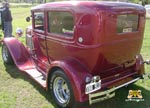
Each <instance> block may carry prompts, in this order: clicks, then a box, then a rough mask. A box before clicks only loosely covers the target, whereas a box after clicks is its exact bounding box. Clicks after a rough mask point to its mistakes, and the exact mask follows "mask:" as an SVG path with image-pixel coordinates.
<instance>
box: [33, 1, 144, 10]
mask: <svg viewBox="0 0 150 108" xmlns="http://www.w3.org/2000/svg"><path fill="white" fill-rule="evenodd" d="M126 6H131V7H132V8H134V7H136V8H139V7H140V5H137V4H133V3H125V2H110V1H61V2H51V3H45V4H41V5H38V6H36V7H34V8H32V10H39V9H52V8H55V9H58V8H66V9H67V8H69V9H73V10H77V9H78V8H79V7H80V8H83V9H84V7H86V8H92V9H93V7H94V8H95V9H98V8H99V9H110V8H112V7H126ZM140 8H142V6H141V7H140Z"/></svg>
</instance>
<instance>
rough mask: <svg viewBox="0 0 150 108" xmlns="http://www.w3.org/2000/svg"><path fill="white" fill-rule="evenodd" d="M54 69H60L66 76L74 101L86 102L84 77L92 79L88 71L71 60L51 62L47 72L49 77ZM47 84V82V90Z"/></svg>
mask: <svg viewBox="0 0 150 108" xmlns="http://www.w3.org/2000/svg"><path fill="white" fill-rule="evenodd" d="M55 69H62V70H63V71H64V72H65V74H66V75H67V77H68V79H69V81H70V83H71V85H72V88H73V92H74V97H75V100H76V101H77V102H84V101H87V99H88V98H87V95H85V84H86V83H85V79H86V77H89V78H92V75H91V74H90V73H89V71H88V70H87V69H86V68H85V67H84V66H82V65H81V64H80V63H79V62H77V61H75V60H73V59H72V60H71V59H70V60H62V61H54V62H52V64H51V67H50V69H49V71H48V72H49V75H50V74H51V73H52V72H53V71H54V70H55ZM49 75H48V76H49ZM48 78H49V77H48ZM48 84H49V82H48V80H47V89H48Z"/></svg>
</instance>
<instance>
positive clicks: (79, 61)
mask: <svg viewBox="0 0 150 108" xmlns="http://www.w3.org/2000/svg"><path fill="white" fill-rule="evenodd" d="M39 11H40V12H44V13H45V14H44V15H45V19H44V21H45V23H44V26H45V29H44V31H43V32H41V31H37V30H35V29H34V26H33V25H34V23H33V25H32V26H33V27H32V28H28V31H32V34H31V36H32V41H33V44H34V49H32V50H31V49H29V50H27V48H25V47H24V46H23V45H22V44H21V43H19V42H18V41H17V40H16V39H14V38H11V39H6V40H4V42H5V43H6V44H7V46H8V48H9V50H10V52H11V55H12V56H13V59H14V61H15V63H16V65H17V66H18V67H19V68H20V69H21V70H23V69H24V68H26V67H28V66H29V67H30V66H31V67H32V66H34V65H33V64H32V63H31V61H32V60H33V61H34V62H35V63H36V67H37V68H38V70H39V71H41V72H42V73H43V74H44V75H45V76H46V77H47V79H48V76H49V75H50V74H51V72H52V71H53V70H55V69H56V68H61V69H62V70H64V72H65V74H66V75H67V76H68V78H69V80H70V82H71V84H72V87H73V90H74V94H75V99H76V101H77V102H85V101H87V100H88V95H86V94H85V84H86V83H85V79H86V77H87V76H88V77H90V78H92V76H94V75H99V76H100V77H101V80H102V89H101V90H104V89H106V88H111V87H113V86H114V85H115V86H117V85H119V84H122V83H126V82H127V81H130V80H132V79H133V78H134V77H135V76H137V75H142V74H143V73H144V70H143V68H144V66H143V64H140V63H139V61H140V62H141V61H142V58H141V57H137V58H136V55H139V54H140V50H141V47H142V41H143V32H144V26H145V10H144V8H143V7H141V6H139V5H135V4H130V3H121V2H95V1H86V2H79V1H70V2H54V3H47V4H42V5H39V6H36V7H35V8H33V9H32V10H31V12H32V15H33V14H34V12H39ZM51 11H59V12H62V11H67V12H70V13H71V14H72V15H73V16H74V34H73V37H64V36H61V35H59V34H54V33H48V25H47V24H48V19H47V12H51ZM120 14H121V15H124V14H137V15H138V16H139V24H138V30H137V31H136V32H129V33H121V34H118V33H117V32H116V31H117V30H116V26H117V24H116V23H117V15H120ZM33 22H34V19H33ZM33 50H34V54H33V53H32V54H31V53H30V52H33ZM31 59H32V60H31ZM23 62H24V63H25V64H24V65H23V66H22V65H21V64H23ZM26 63H27V64H26ZM47 83H48V82H47ZM47 86H48V85H47ZM101 90H99V91H101ZM99 91H97V92H99Z"/></svg>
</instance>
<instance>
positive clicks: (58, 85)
mask: <svg viewBox="0 0 150 108" xmlns="http://www.w3.org/2000/svg"><path fill="white" fill-rule="evenodd" d="M53 92H54V95H55V97H56V99H57V100H58V101H59V102H60V103H61V104H65V103H67V102H68V101H69V100H70V90H69V88H68V85H67V83H66V81H65V80H64V79H63V78H62V77H57V78H55V80H54V83H53Z"/></svg>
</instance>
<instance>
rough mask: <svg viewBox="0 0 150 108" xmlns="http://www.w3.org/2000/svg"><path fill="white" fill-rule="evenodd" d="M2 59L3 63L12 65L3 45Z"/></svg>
mask: <svg viewBox="0 0 150 108" xmlns="http://www.w3.org/2000/svg"><path fill="white" fill-rule="evenodd" d="M2 58H3V61H4V63H6V64H13V59H12V57H11V55H10V52H9V50H8V48H7V46H6V45H5V44H3V46H2Z"/></svg>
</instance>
